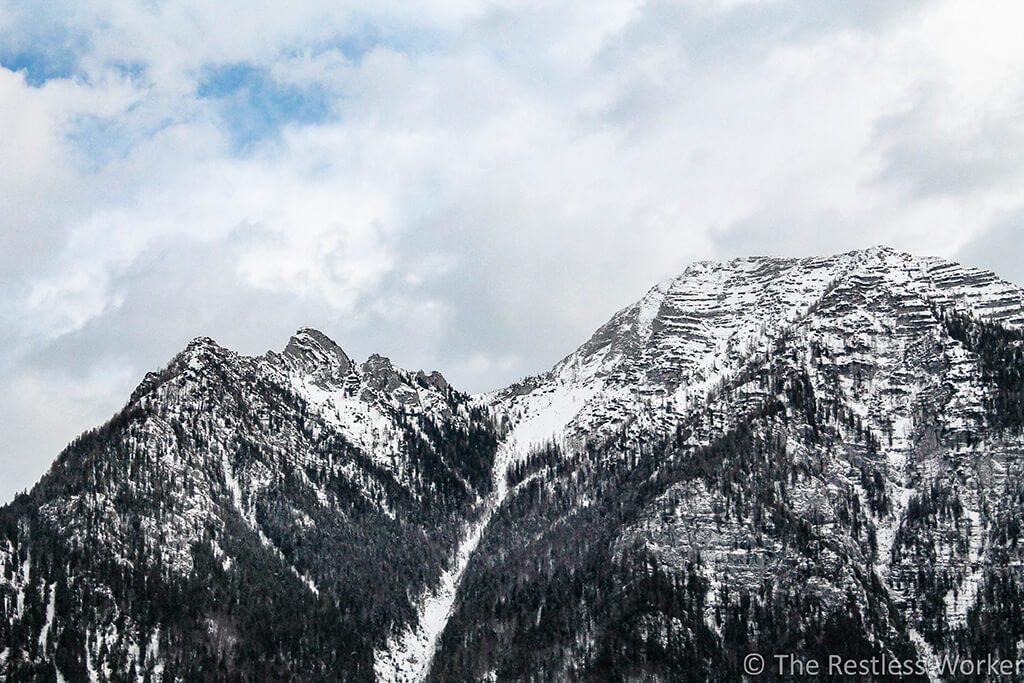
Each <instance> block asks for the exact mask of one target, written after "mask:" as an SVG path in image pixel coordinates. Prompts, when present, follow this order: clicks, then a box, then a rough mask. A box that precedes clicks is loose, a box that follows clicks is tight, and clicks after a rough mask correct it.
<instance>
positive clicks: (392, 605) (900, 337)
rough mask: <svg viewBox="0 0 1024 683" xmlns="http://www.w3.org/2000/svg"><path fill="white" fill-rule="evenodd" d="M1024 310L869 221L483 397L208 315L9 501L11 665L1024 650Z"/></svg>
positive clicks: (265, 669) (402, 671) (494, 674)
mask: <svg viewBox="0 0 1024 683" xmlns="http://www.w3.org/2000/svg"><path fill="white" fill-rule="evenodd" d="M1022 328H1024V293H1022V291H1021V290H1020V289H1018V288H1017V287H1014V286H1012V285H1010V284H1008V283H1005V282H1002V281H1001V280H999V279H998V278H997V277H996V276H994V275H993V274H991V273H987V272H984V271H979V270H975V269H971V268H967V267H963V266H959V265H957V264H953V263H949V262H946V261H942V260H939V259H932V258H916V257H913V256H910V255H907V254H901V253H897V252H894V251H892V250H888V249H884V248H877V249H870V250H865V251H858V252H852V253H848V254H842V255H838V256H834V257H829V258H812V259H774V258H747V259H738V260H735V261H732V262H729V263H721V264H715V263H699V264H695V265H694V266H691V267H690V268H689V269H687V270H686V271H685V272H684V273H682V274H681V275H680V276H678V277H676V278H673V279H671V280H669V281H666V282H664V283H662V284H660V285H658V286H656V287H654V288H653V289H652V290H651V291H650V292H648V293H647V295H646V296H644V297H643V298H642V299H641V300H640V301H639V302H637V303H636V304H634V305H633V306H630V307H628V308H626V309H624V310H622V311H620V312H619V313H617V314H616V315H615V316H613V318H612V319H611V320H610V321H609V322H608V323H607V324H606V325H604V326H603V327H601V328H600V329H599V330H598V331H597V332H596V333H595V334H594V336H593V337H592V338H591V339H590V340H589V341H587V342H586V343H585V344H583V345H582V346H581V347H580V348H579V349H578V350H577V351H575V352H574V353H572V354H570V355H569V356H567V357H566V358H565V359H564V360H562V361H561V362H560V363H558V364H557V365H556V366H555V367H554V368H553V369H552V370H551V371H549V372H547V373H545V374H542V375H538V376H535V377H531V378H527V379H526V380H524V381H523V382H520V383H518V384H516V385H514V386H512V387H509V388H507V389H503V390H501V391H498V392H495V393H493V394H489V395H486V396H480V397H476V398H473V399H471V398H470V397H467V396H465V395H464V394H461V393H459V392H458V391H456V390H455V389H453V388H452V387H450V386H449V384H448V382H447V381H446V380H445V379H444V378H443V377H442V376H441V375H440V374H439V373H431V374H429V375H428V374H426V373H422V372H419V373H409V372H406V371H404V370H401V369H399V368H396V367H395V366H394V365H393V364H392V363H391V362H390V361H389V360H388V359H386V358H383V357H381V356H376V355H375V356H371V358H370V359H368V360H367V361H366V362H365V363H362V364H357V363H354V362H353V361H352V360H351V359H349V358H348V357H347V356H346V355H345V353H344V352H343V351H342V350H341V349H340V348H339V347H338V346H337V345H336V344H334V343H333V342H332V341H331V340H330V339H328V338H327V337H325V336H324V335H322V334H321V333H319V332H316V331H314V330H300V332H299V333H297V334H296V336H295V337H294V338H293V339H292V340H291V341H290V342H289V343H288V345H287V347H286V349H285V351H284V352H283V353H280V354H278V353H269V354H267V355H266V356H264V357H261V358H247V357H243V356H239V355H237V354H234V353H233V352H231V351H227V350H225V349H222V348H220V347H219V346H217V345H216V344H215V343H214V342H212V341H211V340H209V339H203V338H200V339H197V340H196V341H194V342H193V343H192V344H190V345H189V346H188V348H186V349H185V351H184V352H183V353H182V354H181V355H179V356H178V357H177V358H175V359H174V360H173V361H172V362H171V364H170V365H169V366H168V367H167V368H165V369H164V370H162V371H160V372H157V373H151V374H150V375H148V376H147V377H146V378H145V380H144V381H143V382H142V384H140V386H139V388H138V389H137V390H136V392H135V393H134V394H133V396H132V398H131V400H130V402H129V404H128V406H127V407H126V408H125V409H124V411H122V413H120V414H119V415H118V416H116V417H115V418H114V419H113V420H112V421H111V422H110V423H108V424H107V425H105V426H104V427H101V428H100V429H98V430H95V431H93V432H90V433H87V434H86V435H83V436H82V437H80V438H79V439H78V440H76V442H74V443H73V444H71V445H70V446H69V447H68V449H67V450H66V451H65V452H64V453H63V454H61V456H60V457H59V458H58V460H57V462H56V463H55V464H54V466H53V468H52V469H51V471H50V472H49V473H48V474H47V475H46V476H45V477H44V478H43V480H42V481H41V482H40V483H39V484H38V485H37V486H36V487H35V488H34V489H33V490H32V491H31V492H30V493H29V494H28V495H26V496H22V497H19V498H18V499H17V500H15V501H14V502H13V503H11V504H10V505H8V506H7V507H5V508H3V509H2V510H0V678H2V677H3V675H6V676H7V677H8V678H9V679H11V680H21V679H32V678H33V676H42V677H54V676H56V675H57V672H60V675H61V676H63V677H64V678H66V679H68V680H73V679H79V680H81V679H85V678H97V679H101V680H102V679H109V680H125V679H143V680H145V679H147V677H148V679H149V680H159V679H160V678H161V677H162V678H165V679H168V680H196V679H202V678H211V677H212V678H219V679H235V678H240V679H249V678H295V679H301V680H330V679H340V680H372V679H374V678H377V679H378V680H418V679H422V678H428V679H430V680H437V681H470V680H472V681H476V680H537V681H563V680H594V681H604V680H645V681H646V680H664V681H677V680H722V681H733V680H739V679H740V678H741V677H742V673H741V665H742V662H743V658H744V657H745V656H746V655H747V654H748V653H753V652H757V653H760V654H762V655H764V656H765V658H766V659H767V660H768V661H769V662H770V661H773V660H772V659H771V658H772V655H773V654H792V655H795V656H796V657H798V658H801V657H802V658H805V659H817V660H820V661H827V660H828V657H829V656H830V655H832V656H840V657H845V658H849V659H858V660H859V659H865V658H866V659H870V658H871V657H888V658H890V659H893V660H900V661H911V662H913V664H914V667H913V669H912V670H909V671H904V673H909V674H913V676H910V678H914V677H915V676H916V677H918V678H927V677H931V678H933V679H950V680H956V679H957V676H955V675H950V672H949V671H948V670H947V669H944V668H943V667H944V666H947V664H945V663H944V661H943V658H944V657H955V656H960V657H963V658H971V659H977V658H982V659H983V658H985V657H986V656H988V655H992V656H995V657H999V658H1007V659H1018V658H1022V657H1024V652H1022V651H1021V650H1022V643H1024V586H1022V582H1024V575H1022V574H1021V573H1020V567H1021V565H1022V561H1024V546H1022V545H1021V544H1020V535H1021V530H1022V528H1024V508H1022V502H1024V476H1022V470H1021V468H1022V460H1021V457H1022V454H1024V439H1022V436H1021V429H1022V427H1024V332H1022ZM499 425H500V427H499ZM435 643H436V648H435V647H434V644H435ZM425 658H426V659H425Z"/></svg>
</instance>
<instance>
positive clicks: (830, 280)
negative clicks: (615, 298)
mask: <svg viewBox="0 0 1024 683" xmlns="http://www.w3.org/2000/svg"><path fill="white" fill-rule="evenodd" d="M932 308H936V309H943V310H959V311H962V312H965V313H969V314H971V315H973V316H976V317H978V318H980V319H983V320H995V321H999V322H1001V323H1002V324H1004V325H1007V326H1009V327H1015V326H1020V325H1022V324H1024V292H1022V291H1021V289H1020V288H1018V287H1016V286H1014V285H1012V284H1009V283H1007V282H1005V281H1002V280H1000V279H999V278H998V277H997V276H995V275H994V274H993V273H990V272H988V271H983V270H979V269H976V268H970V267H966V266H962V265H960V264H956V263H952V262H949V261H946V260H943V259H939V258H933V257H917V256H913V255H911V254H907V253H903V252H900V251H897V250H894V249H892V248H889V247H885V246H877V247H871V248H869V249H862V250H857V251H851V252H847V253H844V254H838V255H834V256H828V257H808V258H777V257H771V256H753V257H743V258H737V259H733V260H730V261H725V262H712V261H702V262H699V263H695V264H693V265H691V266H689V267H688V268H686V269H685V270H684V271H683V272H682V273H681V274H679V275H678V276H675V277H673V278H670V279H667V280H665V281H663V282H661V283H659V284H658V285H656V286H654V287H653V288H651V289H650V290H649V291H648V292H647V293H646V294H645V295H644V296H643V297H642V298H641V299H640V300H639V301H638V302H636V303H635V304H633V305H631V306H628V307H626V308H624V309H622V310H621V311H619V312H618V313H616V314H615V315H614V316H613V317H612V318H611V320H610V321H609V322H608V323H606V324H605V325H603V326H601V327H600V328H599V329H598V330H597V331H596V332H595V333H594V335H593V336H592V337H591V338H590V339H589V340H588V341H587V342H585V343H584V344H583V345H582V346H580V347H579V348H578V349H577V350H576V351H575V352H573V353H571V354H570V355H568V356H567V357H566V358H564V359H563V360H562V361H560V362H559V363H558V364H557V365H556V366H555V367H554V368H553V369H552V370H551V371H550V372H549V373H547V374H545V375H541V376H539V377H536V378H533V379H531V380H530V381H529V382H526V383H523V384H520V385H516V386H513V387H510V388H509V389H507V390H505V391H503V392H498V394H496V399H495V400H496V402H497V403H499V404H503V405H505V407H506V408H508V409H509V410H510V414H514V415H526V416H529V415H532V414H534V413H539V412H545V413H546V414H548V415H550V414H551V406H552V405H554V404H559V405H561V404H566V405H565V416H566V420H565V421H560V422H559V424H556V425H554V426H555V432H556V434H555V435H556V436H557V435H558V434H559V433H561V432H562V429H563V428H565V426H566V425H569V426H570V427H571V428H570V429H569V431H572V432H576V433H580V432H587V431H590V430H591V429H592V428H594V427H595V426H601V425H607V424H608V423H609V422H615V423H618V422H621V421H622V420H624V419H629V418H628V416H629V415H631V414H633V413H635V412H636V406H638V405H642V404H644V403H647V402H650V401H666V400H674V401H687V400H690V399H693V398H695V397H697V398H699V397H701V396H702V395H703V394H704V393H706V391H707V390H708V389H709V388H711V387H712V386H713V385H714V384H715V383H716V382H717V381H719V380H721V379H722V378H724V377H728V376H730V375H731V374H732V373H735V372H736V371H738V369H739V368H740V367H742V365H743V364H744V363H745V362H746V360H747V359H748V358H749V357H750V356H751V355H752V354H754V353H758V352H763V351H765V350H766V349H768V348H770V346H771V344H773V343H774V341H775V340H777V339H779V338H780V337H781V336H782V335H784V334H786V333H788V331H791V330H793V329H795V328H796V327H797V326H798V325H800V324H803V321H807V320H808V319H811V318H815V319H838V322H837V323H836V324H837V325H839V326H840V327H842V326H846V327H847V328H848V330H849V332H850V333H851V334H852V333H854V332H856V331H858V329H859V326H860V325H861V324H862V322H858V320H860V319H859V318H857V317H856V316H851V315H850V314H851V312H855V311H860V314H861V317H862V318H863V317H865V316H866V317H867V318H871V317H872V316H874V317H877V315H878V313H879V312H880V311H882V310H885V311H886V314H887V315H889V314H891V315H893V316H896V317H900V318H902V319H905V320H916V321H917V322H918V323H920V324H924V323H926V322H927V320H926V319H927V318H931V317H932V315H933V314H932V313H931V310H932ZM932 323H934V320H932ZM920 329H924V328H920ZM570 396H572V397H574V398H573V399H572V401H569V398H568V397H570ZM584 396H585V397H587V398H581V397H584ZM567 402H569V403H571V404H572V406H571V407H569V403H567ZM550 436H552V434H550V433H549V434H546V435H544V438H547V437H550Z"/></svg>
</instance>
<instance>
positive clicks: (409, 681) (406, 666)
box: [374, 391, 590, 683]
mask: <svg viewBox="0 0 1024 683" xmlns="http://www.w3.org/2000/svg"><path fill="white" fill-rule="evenodd" d="M589 395H590V394H589V393H588V392H584V394H583V395H577V392H573V391H570V392H566V393H565V395H558V396H549V397H545V399H544V400H543V402H544V403H545V404H546V405H545V406H544V408H545V409H543V410H535V411H532V412H533V414H532V415H531V417H530V418H527V419H524V420H522V421H520V422H519V424H517V425H516V426H515V427H514V428H513V429H512V431H511V432H509V434H508V435H507V436H506V437H505V439H504V440H503V441H502V443H501V445H500V446H499V447H498V452H497V453H496V455H495V461H494V471H493V473H492V475H491V481H492V487H491V491H492V493H491V495H489V496H488V497H487V498H486V499H485V500H484V503H483V504H484V510H483V513H482V514H481V515H480V517H479V518H478V519H477V520H476V521H475V522H473V523H472V524H470V525H468V526H467V528H466V530H465V532H464V534H463V536H462V541H461V542H460V543H459V547H458V550H457V551H456V553H455V560H454V562H453V563H452V566H451V567H450V568H449V569H448V570H447V571H445V572H444V573H443V574H442V575H441V578H440V580H439V582H438V585H437V587H436V588H435V589H434V590H433V591H428V592H427V594H426V595H424V596H423V597H422V598H421V599H420V602H419V610H418V612H419V618H418V619H417V622H416V624H415V625H413V626H412V627H410V628H409V629H407V630H406V631H404V632H403V633H401V634H399V635H397V636H393V637H392V638H390V639H389V640H388V643H387V646H386V647H384V648H383V649H380V650H377V651H376V652H375V653H374V671H375V673H376V675H377V680H378V681H382V682H387V683H419V682H420V681H423V680H425V679H426V678H427V676H428V675H429V673H430V667H431V665H432V663H433V660H434V654H435V651H436V648H437V642H438V640H439V639H440V638H441V634H442V633H443V632H444V629H445V626H446V625H447V623H448V619H449V618H450V617H451V613H452V608H453V606H454V605H455V596H456V595H457V594H458V590H459V585H460V584H461V583H462V578H463V576H464V574H465V571H466V567H467V566H468V565H469V559H470V557H472V555H473V553H474V551H476V548H477V545H478V544H479V543H480V538H481V537H482V536H483V533H484V531H485V530H486V529H487V526H488V524H490V522H491V518H492V516H493V515H494V513H495V511H496V510H497V509H498V508H499V507H501V504H502V503H503V502H504V501H505V498H506V497H507V496H508V494H509V488H508V481H507V480H506V477H505V475H506V472H507V471H508V468H509V466H510V465H511V464H512V463H514V462H516V461H517V460H518V459H520V458H521V457H523V456H524V455H525V454H526V453H527V452H529V449H530V448H532V447H534V446H536V445H539V444H541V443H543V442H544V441H546V440H547V439H550V438H551V437H552V436H553V435H555V434H558V433H560V432H562V430H563V429H564V428H565V425H566V424H568V422H569V421H570V420H571V419H572V418H573V417H574V416H575V415H576V414H577V413H578V412H579V409H580V406H581V404H582V402H583V401H584V400H585V398H587V397H589ZM537 407H539V406H534V408H537Z"/></svg>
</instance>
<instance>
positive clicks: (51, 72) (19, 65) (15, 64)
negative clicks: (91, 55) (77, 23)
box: [0, 48, 78, 87]
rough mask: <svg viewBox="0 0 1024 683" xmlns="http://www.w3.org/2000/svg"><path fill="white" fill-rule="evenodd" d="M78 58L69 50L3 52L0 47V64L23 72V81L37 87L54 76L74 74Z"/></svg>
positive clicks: (11, 69)
mask: <svg viewBox="0 0 1024 683" xmlns="http://www.w3.org/2000/svg"><path fill="white" fill-rule="evenodd" d="M77 65H78V58H77V56H76V55H75V53H73V52H72V51H71V50H34V49H29V50H20V51H17V52H10V53H8V52H5V51H4V50H3V49H2V48H0V66H3V67H4V68H5V69H8V70H10V71H20V72H22V73H23V74H25V82H26V83H28V84H29V85H31V86H33V87H39V86H41V85H43V84H44V83H46V81H49V80H52V79H54V78H69V77H71V76H73V75H74V74H75V69H76V67H77Z"/></svg>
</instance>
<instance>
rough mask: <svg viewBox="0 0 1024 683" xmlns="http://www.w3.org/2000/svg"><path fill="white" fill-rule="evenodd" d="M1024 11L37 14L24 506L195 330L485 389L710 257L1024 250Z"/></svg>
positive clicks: (25, 201) (7, 233)
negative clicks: (292, 337) (1023, 26)
mask: <svg viewBox="0 0 1024 683" xmlns="http://www.w3.org/2000/svg"><path fill="white" fill-rule="evenodd" d="M1019 14H1020V10H1019V9H1017V7H1016V5H1015V4H1014V3H993V4H992V5H991V6H989V7H987V8H986V10H985V11H977V10H967V9H964V5H963V4H962V3H955V2H915V3H890V2H869V3H848V2H834V3H821V4H819V5H816V6H814V7H808V6H807V5H806V3H796V2H789V1H787V0H776V1H775V2H768V3H748V2H742V1H740V2H734V1H731V0H730V1H721V2H713V1H711V0H694V1H692V2H682V3H674V2H673V3H667V2H658V1H649V2H642V1H640V0H636V1H619V0H616V1H611V0H598V1H596V2H595V1H591V2H571V1H566V2H553V3H552V2H545V3H539V2H525V3H523V2H516V3H512V2H504V1H494V2H485V3H479V2H463V1H461V0H451V1H449V2H434V1H432V2H429V3H427V2H418V1H417V2H410V3H403V4H401V5H382V4H380V3H375V2H363V1H362V0H356V1H353V2H347V3H335V4H331V5H324V4H323V3H321V2H316V1H314V0H298V1H297V2H294V3H289V4H288V5H280V4H278V3H265V2H257V3H255V4H254V3H252V2H241V1H240V0H227V1H225V2H219V3H198V2H185V3H138V2H133V1H129V0H116V1H114V2H102V3H100V2H81V3H79V2H76V3H70V2H64V1H63V0H58V1H57V2H53V3H45V4H39V3H22V2H16V3H13V4H12V5H10V10H9V11H7V12H5V13H4V14H3V17H2V18H0V45H2V46H3V48H2V49H0V104H2V105H3V106H0V131H3V133H4V134H3V135H0V158H3V159H4V160H5V163H4V164H3V165H0V206H3V207H4V208H5V211H4V212H2V214H0V287H2V290H0V291H2V292H3V296H2V297H0V393H2V394H3V395H5V396H7V397H12V396H24V397H25V398H24V401H23V402H21V403H19V400H20V399H14V398H8V399H6V400H7V402H6V403H5V404H4V405H3V406H0V408H2V409H3V414H2V415H0V433H3V434H5V437H4V440H3V441H0V467H3V468H4V471H5V472H7V471H10V472H12V473H14V474H13V475H12V477H11V478H10V479H9V483H5V486H7V487H8V488H7V489H0V498H3V497H6V496H8V495H9V494H10V493H11V492H12V491H13V490H14V489H15V488H21V487H23V486H27V485H28V484H30V483H31V481H32V480H33V479H35V478H36V477H37V476H38V474H39V472H41V471H42V469H43V468H44V467H45V466H46V464H47V463H48V462H49V460H50V459H51V458H52V456H53V454H54V452H55V451H56V449H57V448H58V446H57V444H58V443H62V442H65V441H67V440H68V439H70V438H71V437H73V436H74V435H75V434H76V433H77V432H79V431H81V430H82V429H84V428H87V427H89V426H92V425H93V424H95V423H96V422H98V421H99V420H100V417H101V416H103V415H108V414H110V413H112V412H113V411H114V410H115V409H116V408H117V407H118V406H119V405H120V403H121V401H123V399H124V398H125V397H126V396H127V395H128V393H129V392H130V390H131V388H132V385H133V384H134V383H135V382H136V381H137V380H138V379H139V378H141V376H142V375H143V374H144V372H145V371H146V370H148V369H151V368H153V367H157V366H160V365H162V364H163V363H164V362H166V360H167V359H168V358H169V357H170V356H171V355H173V353H174V352H176V351H177V350H179V349H180V348H181V346H183V345H184V343H185V342H186V341H187V340H188V339H189V338H190V337H193V336H196V335H199V334H208V335H211V336H214V337H215V338H217V339H218V340H219V341H221V342H222V343H224V344H225V345H228V346H230V347H232V348H237V349H239V350H240V351H243V352H245V353H261V352H263V351H264V350H266V349H268V348H279V347H281V346H282V345H283V343H284V342H285V340H286V339H287V337H288V335H289V334H290V333H291V332H292V331H293V330H294V329H295V328H297V327H299V326H301V325H313V326H316V327H320V328H322V329H324V330H325V331H326V332H328V333H329V334H331V335H332V336H334V337H336V338H337V339H338V341H339V342H340V343H341V344H342V345H343V346H344V347H345V348H346V349H347V350H348V351H349V352H350V353H352V354H353V355H355V356H357V357H361V356H366V355H368V354H369V353H372V352H380V353H384V354H387V355H390V356H391V357H392V358H393V359H394V360H395V361H396V362H398V363H400V364H402V365H405V366H409V367H426V368H438V369H440V370H442V371H444V372H445V373H446V374H447V375H448V376H449V378H450V379H451V380H452V381H453V382H454V383H455V384H456V385H457V386H460V387H463V388H467V389H470V390H485V389H491V388H494V387H496V386H501V385H503V384H506V383H508V382H510V381H513V380H515V379H517V378H518V377H520V376H522V375H525V374H532V373H535V372H539V371H542V370H544V369H545V368H546V367H549V366H550V365H551V364H552V363H553V362H555V361H556V360H557V359H559V358H560V357H562V356H563V355H565V353H567V352H568V351H570V350H571V349H572V348H573V347H574V346H575V345H577V344H578V343H580V342H582V341H583V340H584V339H585V338H586V337H587V335H588V334H589V333H590V331H591V330H592V329H594V328H595V327H597V326H598V325H599V324H600V323H602V322H603V321H604V320H606V319H607V318H608V317H609V315H610V314H611V313H612V312H614V311H615V310H617V309H618V308H620V307H622V306H624V305H627V304H628V303H630V302H631V301H633V300H634V299H636V298H637V297H639V296H640V295H641V294H642V293H643V292H644V291H646V289H647V288H648V287H649V286H650V285H651V284H653V283H654V282H656V281H658V280H660V279H662V278H665V277H668V276H670V275H672V274H674V273H675V272H677V271H679V270H681V269H682V268H683V267H685V265H686V264H687V263H688V262H690V261H692V260H696V259H702V258H717V257H732V256H737V255H741V254H745V253H751V252H772V253H780V254H803V253H812V252H814V253H821V252H831V251H841V250H846V249H850V248H855V247H858V246H866V245H868V244H873V243H877V242H883V241H884V242H889V243H891V244H893V246H896V247H899V248H903V249H907V250H910V251H919V252H925V253H936V254H939V255H947V256H948V255H953V254H958V253H959V254H961V255H963V256H964V258H965V259H967V260H971V259H977V260H978V262H984V263H988V262H993V263H995V262H996V261H997V260H998V259H996V261H993V260H992V259H993V258H995V257H994V254H996V251H997V250H998V251H1002V252H1004V253H1009V254H1013V255H1016V256H1019V255H1020V248H1019V247H1018V246H1016V245H1015V244H1014V243H1013V240H1012V239H1010V238H1008V237H1006V235H1008V234H1012V228H1010V227H1006V226H1009V225H1013V223H1012V218H1008V217H1013V216H1019V215H1020V213H1019V212H1020V210H1021V209H1022V207H1021V204H1022V202H1021V200H1020V198H1019V196H1018V193H1017V192H1015V188H1016V187H1017V186H1018V185H1019V180H1020V172H1021V168H1022V165H1021V163H1020V158H1019V155H1018V154H1017V152H1016V150H1017V149H1018V148H1019V147H1020V141H1021V132H1022V131H1021V128H1020V123H1019V122H1020V121H1021V120H1024V118H1022V117H1021V116H1020V105H1019V103H1020V101H1021V98H1020V94H1021V92H1022V87H1021V72H1020V70H1019V67H1015V65H1019V64H1020V63H1021V59H1022V58H1024V54H1022V53H1021V49H1022V48H1021V47H1020V46H1021V43H1020V41H1019V40H1017V39H1016V36H1015V34H1014V31H1013V29H1012V27H1014V26H1016V25H1019V21H1017V19H1019V16H1018V15H1019ZM999 226H1003V227H999ZM1008 231H1009V232H1008ZM1000 236H1002V237H1000ZM1018 260H1019V259H1018ZM1011 261H1012V259H1010V258H1009V257H1007V260H1004V261H999V265H1000V267H1006V268H1007V272H1009V273H1011V274H1012V275H1013V276H1014V277H1020V276H1019V275H1017V274H1015V271H1013V263H1012V262H1011ZM1004 264H1005V265H1004ZM72 387H73V388H72ZM19 392H20V393H19ZM46 395H50V396H51V397H53V398H51V399H50V400H49V402H46V401H43V400H42V399H41V398H40V397H43V396H46ZM30 401H31V406H29V403H28V402H30Z"/></svg>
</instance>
